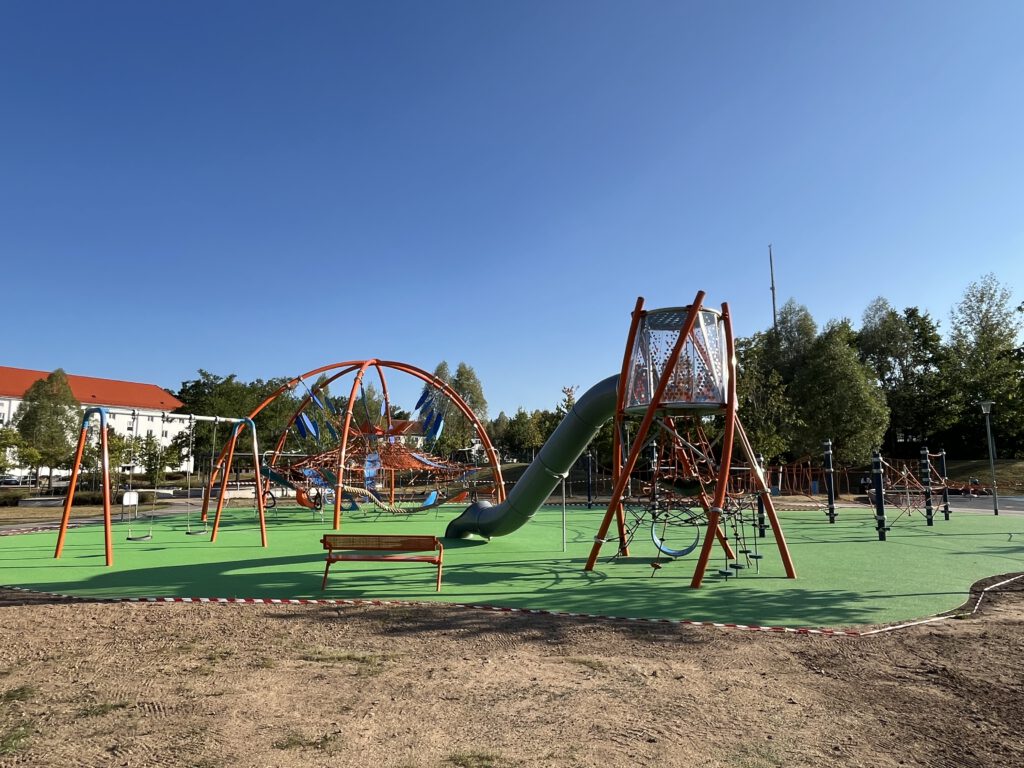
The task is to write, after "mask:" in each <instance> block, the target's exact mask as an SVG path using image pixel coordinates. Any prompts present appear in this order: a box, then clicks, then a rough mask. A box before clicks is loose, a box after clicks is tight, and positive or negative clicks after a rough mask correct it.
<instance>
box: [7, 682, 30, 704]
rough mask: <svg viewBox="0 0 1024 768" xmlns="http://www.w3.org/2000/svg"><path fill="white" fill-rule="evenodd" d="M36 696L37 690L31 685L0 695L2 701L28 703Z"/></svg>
mask: <svg viewBox="0 0 1024 768" xmlns="http://www.w3.org/2000/svg"><path fill="white" fill-rule="evenodd" d="M35 695H36V689H35V688H33V687H32V686H31V685H22V686H19V687H17V688H11V689H9V690H6V691H4V692H3V693H0V701H28V700H29V699H31V698H32V697H33V696H35Z"/></svg>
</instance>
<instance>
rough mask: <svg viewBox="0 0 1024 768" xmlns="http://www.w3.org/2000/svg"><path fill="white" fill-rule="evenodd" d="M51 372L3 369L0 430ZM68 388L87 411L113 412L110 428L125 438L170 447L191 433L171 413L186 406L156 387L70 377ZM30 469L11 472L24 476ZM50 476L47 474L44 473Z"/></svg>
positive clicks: (181, 419) (185, 421) (182, 420)
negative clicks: (152, 440) (150, 440)
mask: <svg viewBox="0 0 1024 768" xmlns="http://www.w3.org/2000/svg"><path fill="white" fill-rule="evenodd" d="M49 375H50V374H49V373H48V372H47V371H33V370H29V369H26V368H9V367H5V366H0V426H3V427H6V426H9V425H11V424H12V423H13V420H14V414H15V413H17V411H18V408H19V407H20V406H21V403H22V399H23V397H24V395H25V392H26V391H27V390H28V388H29V387H31V386H32V385H33V384H34V383H35V382H37V381H39V380H40V379H45V378H46V377H47V376H49ZM67 378H68V384H69V385H70V386H71V392H72V394H73V395H74V396H75V398H76V399H77V400H78V401H79V402H80V403H81V404H82V408H83V411H84V409H85V408H91V407H95V406H103V407H106V408H110V409H112V410H113V412H112V413H109V414H108V416H107V424H108V427H109V428H110V429H111V430H112V431H114V432H116V433H118V434H119V435H123V436H125V437H131V436H135V435H139V436H141V437H143V438H145V437H147V436H150V437H154V438H155V439H156V440H157V441H158V442H159V443H160V445H162V446H169V445H170V444H171V441H172V440H174V438H175V437H177V436H178V435H179V434H180V433H182V432H188V430H189V423H188V417H187V416H185V417H182V416H180V415H173V414H171V413H170V412H171V411H174V410H175V409H177V408H181V406H182V405H183V403H182V402H181V401H180V400H178V398H176V397H175V396H174V395H172V394H170V393H169V392H168V391H167V390H165V389H163V388H161V387H158V386H157V385H156V384H141V383H137V382H131V381H117V380H115V379H99V378H94V377H91V376H75V375H73V374H68V375H67ZM27 473H28V469H26V468H21V469H16V470H13V471H12V472H11V474H12V475H15V476H24V475H26V474H27ZM43 474H44V476H45V474H48V473H46V472H44V473H43Z"/></svg>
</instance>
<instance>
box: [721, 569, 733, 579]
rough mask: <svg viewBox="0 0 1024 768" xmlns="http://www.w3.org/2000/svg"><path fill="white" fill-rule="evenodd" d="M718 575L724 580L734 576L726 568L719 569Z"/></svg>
mask: <svg viewBox="0 0 1024 768" xmlns="http://www.w3.org/2000/svg"><path fill="white" fill-rule="evenodd" d="M718 575H719V576H721V577H722V578H724V579H729V578H730V577H731V576H735V575H736V574H735V573H733V572H732V571H730V570H728V569H727V568H721V569H719V571H718Z"/></svg>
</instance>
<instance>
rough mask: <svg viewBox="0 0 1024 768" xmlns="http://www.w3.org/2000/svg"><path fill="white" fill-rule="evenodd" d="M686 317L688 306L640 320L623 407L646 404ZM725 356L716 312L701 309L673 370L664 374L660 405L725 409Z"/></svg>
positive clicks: (723, 339)
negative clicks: (666, 374) (664, 386)
mask: <svg viewBox="0 0 1024 768" xmlns="http://www.w3.org/2000/svg"><path fill="white" fill-rule="evenodd" d="M688 315H689V307H672V308H670V309H655V310H652V311H650V312H648V313H647V314H646V315H645V316H644V317H643V318H642V319H641V321H640V327H639V329H638V331H637V336H636V341H635V343H634V344H633V349H632V351H631V352H630V363H629V374H628V379H627V381H628V389H627V390H626V408H627V409H635V410H641V409H644V408H646V407H647V406H648V405H649V404H650V402H651V398H652V397H653V396H654V392H655V390H656V389H657V387H658V383H659V382H660V381H661V377H662V376H663V375H664V374H665V366H666V364H667V363H668V359H669V356H671V354H672V350H673V348H674V347H675V344H676V341H677V340H678V338H679V332H680V331H681V330H682V327H683V326H684V325H685V324H686V318H687V316H688ZM725 356H726V350H725V334H724V333H723V332H722V321H721V317H720V316H719V314H718V313H717V312H715V311H714V310H710V309H702V310H700V312H699V313H698V314H697V321H696V323H695V324H694V327H693V330H692V331H691V333H690V335H689V337H688V338H687V339H686V340H685V341H684V342H683V348H682V350H681V351H680V354H679V360H678V361H677V362H676V366H675V368H674V369H673V370H672V371H669V372H668V376H669V381H668V385H667V386H666V388H665V394H664V396H663V397H662V402H661V405H662V406H663V407H665V408H667V409H669V410H671V409H679V410H687V409H694V408H718V407H722V406H724V405H725V401H726V393H727V391H728V378H727V377H728V367H727V366H726V364H725Z"/></svg>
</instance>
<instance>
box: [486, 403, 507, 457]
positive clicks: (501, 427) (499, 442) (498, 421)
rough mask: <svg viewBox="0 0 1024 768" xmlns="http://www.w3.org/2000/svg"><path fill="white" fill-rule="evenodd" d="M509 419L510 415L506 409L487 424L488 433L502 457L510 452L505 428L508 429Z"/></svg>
mask: <svg viewBox="0 0 1024 768" xmlns="http://www.w3.org/2000/svg"><path fill="white" fill-rule="evenodd" d="M509 421H510V419H509V417H508V416H507V415H506V414H505V412H504V411H501V412H500V413H499V414H498V416H497V418H495V419H494V420H493V421H491V422H490V423H489V424H488V425H487V435H488V437H490V438H491V443H492V444H493V445H494V447H495V448H497V449H498V452H499V453H500V454H501V455H502V457H504V456H506V455H507V454H508V453H509V450H508V446H507V444H506V442H505V430H507V429H508V424H509Z"/></svg>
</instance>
